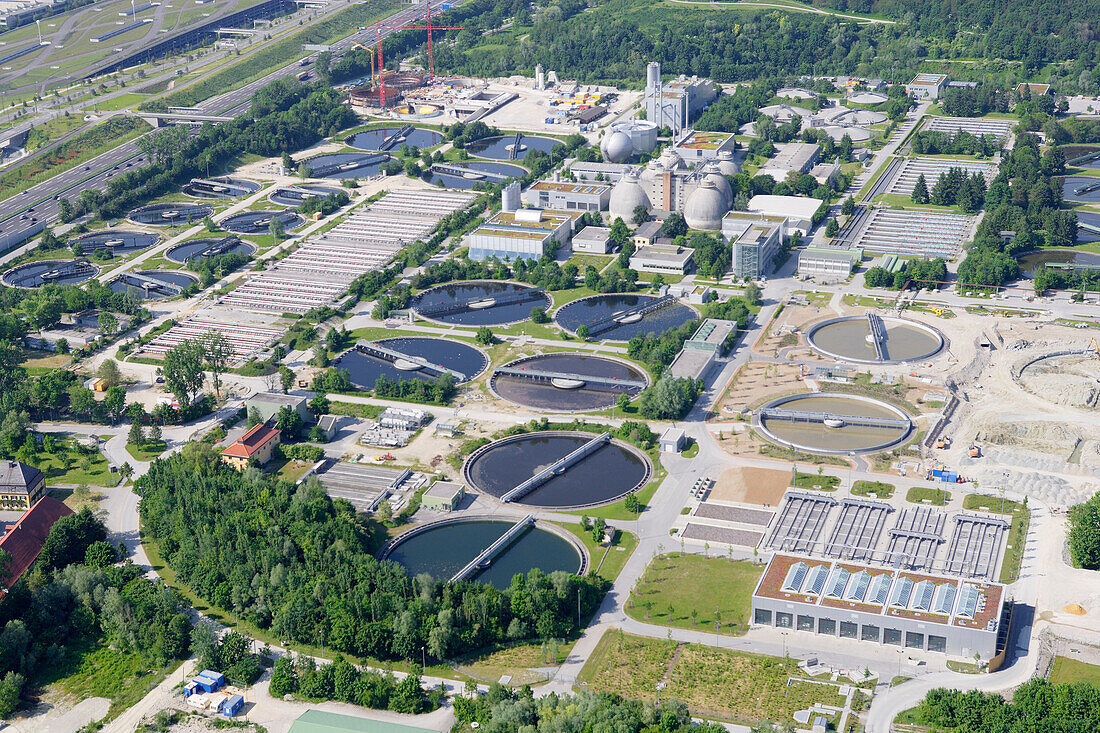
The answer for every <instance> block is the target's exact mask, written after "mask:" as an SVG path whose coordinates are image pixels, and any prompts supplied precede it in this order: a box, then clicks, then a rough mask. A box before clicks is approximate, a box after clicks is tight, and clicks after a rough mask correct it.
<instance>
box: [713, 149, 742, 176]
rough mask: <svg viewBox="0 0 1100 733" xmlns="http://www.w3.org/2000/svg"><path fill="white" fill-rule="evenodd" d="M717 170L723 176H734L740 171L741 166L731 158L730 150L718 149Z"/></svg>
mask: <svg viewBox="0 0 1100 733" xmlns="http://www.w3.org/2000/svg"><path fill="white" fill-rule="evenodd" d="M718 172H719V173H721V174H722V175H723V176H736V175H737V174H738V173H740V172H741V166H739V165H737V161H736V160H734V159H733V151H732V150H720V151H718Z"/></svg>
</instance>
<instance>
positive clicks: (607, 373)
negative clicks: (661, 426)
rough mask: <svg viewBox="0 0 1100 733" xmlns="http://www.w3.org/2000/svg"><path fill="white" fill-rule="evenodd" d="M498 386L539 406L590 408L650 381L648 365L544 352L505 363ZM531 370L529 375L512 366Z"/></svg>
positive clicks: (494, 387) (632, 394)
mask: <svg viewBox="0 0 1100 733" xmlns="http://www.w3.org/2000/svg"><path fill="white" fill-rule="evenodd" d="M502 369H504V370H507V371H505V372H504V373H499V372H498V373H495V374H494V375H493V378H492V380H491V382H490V386H491V388H492V390H493V391H494V392H495V393H496V394H498V395H499V396H500V397H502V398H503V399H506V400H508V401H509V402H514V403H516V404H517V405H522V406H524V407H530V408H533V409H536V410H552V411H568V412H572V411H584V410H603V409H606V408H608V407H611V406H612V405H614V404H615V402H616V401H617V400H618V399H619V395H623V394H625V395H627V396H628V397H630V398H631V399H633V398H634V397H635V396H637V394H638V393H639V392H641V391H642V390H643V389H645V388H646V386H648V385H649V377H648V376H647V375H646V373H645V371H644V370H642V369H640V368H638V367H636V366H634V365H632V364H628V363H627V362H625V361H620V360H618V359H612V358H610V357H606V356H593V355H591V354H542V355H539V356H528V357H525V358H523V359H517V360H515V361H512V362H509V363H508V364H505V365H504V367H502ZM513 371H521V372H530V374H529V375H527V376H521V375H517V374H512V373H509V372H513Z"/></svg>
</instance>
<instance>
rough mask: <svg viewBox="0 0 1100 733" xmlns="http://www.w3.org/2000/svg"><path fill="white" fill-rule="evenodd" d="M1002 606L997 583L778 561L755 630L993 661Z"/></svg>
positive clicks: (755, 615) (760, 597) (762, 587)
mask: <svg viewBox="0 0 1100 733" xmlns="http://www.w3.org/2000/svg"><path fill="white" fill-rule="evenodd" d="M1004 603H1005V597H1004V587H1003V586H1001V585H1000V584H997V583H988V582H971V581H967V580H962V579H959V578H950V577H946V576H940V575H929V574H926V573H917V572H912V571H909V570H903V569H900V568H886V567H877V566H874V565H866V564H863V563H853V562H846V561H842V560H840V559H834V558H830V559H820V558H815V557H810V556H797V555H786V554H777V555H775V556H773V557H772V559H771V562H769V563H768V567H767V569H766V570H765V571H764V574H763V575H762V576H761V578H760V581H759V583H758V584H757V586H756V590H755V592H754V593H753V596H752V623H753V624H756V625H760V626H773V627H776V628H779V629H792V630H796V631H804V632H807V633H812V634H823V635H828V636H839V637H840V638H842V639H843V638H846V639H857V640H860V641H864V642H867V643H873V644H886V645H891V646H896V647H899V648H900V649H919V650H924V651H930V652H941V653H945V654H949V655H952V656H959V657H975V656H977V657H980V658H982V659H986V660H989V659H992V658H993V657H995V656H996V655H997V649H998V632H999V631H1000V627H1001V616H1002V612H1003V610H1004Z"/></svg>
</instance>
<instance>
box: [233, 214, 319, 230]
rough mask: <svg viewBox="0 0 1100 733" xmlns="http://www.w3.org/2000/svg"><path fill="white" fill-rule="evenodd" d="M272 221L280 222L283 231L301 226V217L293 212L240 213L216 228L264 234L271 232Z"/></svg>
mask: <svg viewBox="0 0 1100 733" xmlns="http://www.w3.org/2000/svg"><path fill="white" fill-rule="evenodd" d="M273 219H278V220H279V221H281V222H282V223H283V229H284V230H285V229H293V228H295V227H297V226H300V225H301V224H302V217H300V216H298V213H297V212H295V211H242V212H241V213H239V214H233V215H232V216H227V217H226V218H224V219H222V220H221V221H219V222H218V226H220V227H221V228H222V229H225V230H227V231H230V232H237V233H238V234H265V233H267V232H269V231H271V221H272V220H273Z"/></svg>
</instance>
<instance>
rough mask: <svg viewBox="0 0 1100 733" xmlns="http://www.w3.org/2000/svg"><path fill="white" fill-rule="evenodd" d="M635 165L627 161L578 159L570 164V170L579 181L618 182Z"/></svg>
mask: <svg viewBox="0 0 1100 733" xmlns="http://www.w3.org/2000/svg"><path fill="white" fill-rule="evenodd" d="M633 167H634V166H631V165H628V164H626V163H586V162H585V161H582V160H578V161H574V162H573V163H570V164H569V172H570V173H572V174H573V177H574V178H576V179H577V180H578V181H595V180H596V179H597V177H598V178H599V179H600V180H601V181H607V182H608V183H617V182H618V181H620V180H622V177H623V176H625V175H626V174H627V172H628V171H629V170H630V169H631V168H633Z"/></svg>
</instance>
